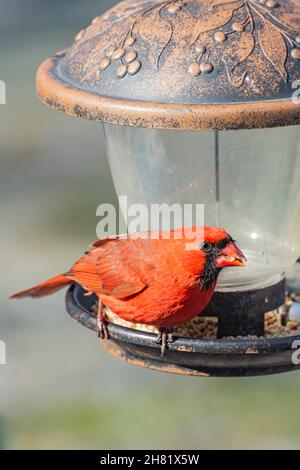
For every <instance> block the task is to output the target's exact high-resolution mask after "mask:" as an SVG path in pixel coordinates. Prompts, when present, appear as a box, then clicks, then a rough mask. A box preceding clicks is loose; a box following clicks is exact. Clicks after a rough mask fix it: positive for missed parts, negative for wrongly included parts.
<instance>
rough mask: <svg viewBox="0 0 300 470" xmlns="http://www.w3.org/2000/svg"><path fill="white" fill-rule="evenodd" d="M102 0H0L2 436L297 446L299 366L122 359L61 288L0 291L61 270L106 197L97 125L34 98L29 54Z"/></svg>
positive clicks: (24, 445)
mask: <svg viewBox="0 0 300 470" xmlns="http://www.w3.org/2000/svg"><path fill="white" fill-rule="evenodd" d="M114 3H116V2H114V1H109V0H107V1H103V0H101V1H100V0H87V1H85V2H83V1H82V0H59V1H58V0H55V1H54V0H52V1H41V0H10V1H9V2H8V1H7V0H0V7H1V10H0V11H1V15H0V59H1V62H0V79H1V80H4V81H5V82H6V84H7V104H6V105H0V116H1V117H0V119H1V126H0V149H1V155H0V169H1V171H0V211H1V213H0V216H1V219H0V224H1V251H0V253H1V269H2V275H1V286H0V305H1V314H0V339H1V340H4V341H5V342H6V346H7V365H6V366H0V448H10V449H11V448H12V449H48V448H59V449H72V448H79V449H85V448H87V449H89V448H98V449H103V448H104V449H105V448H108V449H116V448H120V449H129V448H134V449H135V448H145V449H154V448H158V449H163V448H165V449H172V448H177V449H178V448H181V449H237V448H252V449H259V448H267V449H273V448H280V449H299V448H300V407H299V400H300V398H299V393H300V392H299V388H300V375H299V374H292V375H290V374H288V375H281V376H276V377H261V378H249V379H199V378H189V377H177V376H172V375H164V374H159V373H155V372H151V371H148V370H143V369H140V368H135V367H133V366H129V365H127V364H124V363H121V362H119V361H117V360H116V359H114V358H113V357H110V356H109V355H108V354H107V353H105V352H104V351H103V350H102V349H101V347H100V346H99V344H98V341H97V339H96V337H95V335H93V334H92V333H91V332H89V331H87V330H85V329H84V328H82V327H80V326H78V325H76V324H75V323H73V322H72V321H71V320H70V318H69V317H68V316H67V314H66V313H65V309H64V293H59V294H57V295H55V296H52V297H49V298H47V299H43V300H39V301H33V300H24V301H20V302H17V301H9V300H7V297H8V295H9V294H10V293H12V292H15V291H17V290H19V289H22V288H25V287H29V286H31V285H33V284H34V283H37V282H40V281H41V280H43V279H44V278H47V277H50V276H52V275H54V274H57V273H59V272H63V271H65V270H66V268H68V267H69V266H70V265H71V263H72V262H73V261H74V260H75V259H76V258H78V256H79V255H80V254H81V253H82V252H83V251H84V250H85V249H86V247H87V246H88V245H89V243H90V242H91V241H92V240H94V239H95V238H96V235H95V229H96V223H97V218H96V214H95V213H96V207H97V206H98V204H100V203H102V202H112V201H113V202H115V201H116V196H115V193H114V189H113V186H112V181H111V177H110V173H109V168H108V165H107V161H106V158H105V154H104V149H103V145H102V142H101V133H100V126H99V125H98V124H95V123H91V122H86V121H80V120H77V119H75V118H70V117H66V116H64V115H63V114H60V113H58V112H55V111H53V110H50V109H48V108H46V107H45V106H43V105H42V104H41V103H39V101H38V100H37V98H36V97H35V90H34V77H35V71H36V69H37V67H38V65H39V63H40V62H41V61H42V60H43V59H44V58H45V57H46V56H48V55H50V54H51V53H53V52H55V51H57V50H60V49H62V48H64V47H66V46H68V45H69V44H71V43H72V41H73V37H74V35H75V33H76V32H78V31H79V30H80V29H81V28H82V27H83V26H85V25H88V24H89V22H90V20H91V19H92V18H93V17H95V16H97V15H99V14H100V13H101V12H103V11H104V10H105V9H106V8H107V7H109V6H110V5H112V4H114Z"/></svg>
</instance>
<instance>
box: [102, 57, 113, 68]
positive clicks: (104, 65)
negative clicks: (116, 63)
mask: <svg viewBox="0 0 300 470" xmlns="http://www.w3.org/2000/svg"><path fill="white" fill-rule="evenodd" d="M110 64H111V60H110V59H109V58H108V57H104V59H102V60H101V62H100V70H106V69H107V68H108V67H109V66H110Z"/></svg>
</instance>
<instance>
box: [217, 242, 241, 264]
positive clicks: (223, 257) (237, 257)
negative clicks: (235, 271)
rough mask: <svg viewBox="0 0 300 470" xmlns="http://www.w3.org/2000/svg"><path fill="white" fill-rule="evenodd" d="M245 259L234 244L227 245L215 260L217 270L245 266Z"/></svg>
mask: <svg viewBox="0 0 300 470" xmlns="http://www.w3.org/2000/svg"><path fill="white" fill-rule="evenodd" d="M246 261H247V259H246V257H245V255H244V254H243V253H242V252H241V250H240V249H239V248H238V247H237V246H236V245H235V244H234V243H229V245H227V246H226V247H225V248H224V249H223V250H222V251H221V253H220V254H219V256H218V257H217V259H216V265H217V267H218V268H227V267H229V266H245V264H246Z"/></svg>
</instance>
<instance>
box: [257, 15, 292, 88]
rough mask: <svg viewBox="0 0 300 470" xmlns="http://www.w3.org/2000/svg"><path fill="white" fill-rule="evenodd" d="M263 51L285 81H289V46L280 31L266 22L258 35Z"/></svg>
mask: <svg viewBox="0 0 300 470" xmlns="http://www.w3.org/2000/svg"><path fill="white" fill-rule="evenodd" d="M258 38H259V43H260V47H261V50H262V52H263V54H264V55H265V57H266V58H267V59H268V61H269V62H270V63H271V64H272V65H273V67H275V69H276V70H277V71H278V72H279V73H280V75H281V76H282V78H283V79H284V80H286V79H287V72H286V68H285V63H286V59H287V46H286V42H285V40H284V37H283V36H282V33H281V32H280V30H279V29H278V28H277V27H276V26H275V25H273V24H272V23H271V22H269V21H266V20H265V21H264V23H263V25H262V29H261V30H260V31H259V34H258Z"/></svg>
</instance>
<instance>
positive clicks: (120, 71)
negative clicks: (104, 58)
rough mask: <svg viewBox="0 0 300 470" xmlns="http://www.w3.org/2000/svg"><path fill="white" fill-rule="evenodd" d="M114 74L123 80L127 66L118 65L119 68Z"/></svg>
mask: <svg viewBox="0 0 300 470" xmlns="http://www.w3.org/2000/svg"><path fill="white" fill-rule="evenodd" d="M116 74H117V77H118V78H124V77H125V75H127V65H120V67H118V68H117V72H116Z"/></svg>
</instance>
